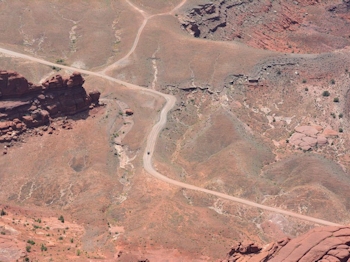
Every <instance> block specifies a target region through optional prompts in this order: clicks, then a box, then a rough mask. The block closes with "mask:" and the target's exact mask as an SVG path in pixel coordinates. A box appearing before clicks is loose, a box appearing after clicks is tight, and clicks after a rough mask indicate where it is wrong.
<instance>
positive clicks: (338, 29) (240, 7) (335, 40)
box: [178, 0, 350, 53]
mask: <svg viewBox="0 0 350 262" xmlns="http://www.w3.org/2000/svg"><path fill="white" fill-rule="evenodd" d="M310 6H312V8H310ZM310 10H313V12H316V11H315V10H317V12H316V16H318V17H319V19H320V20H319V21H322V22H319V21H318V20H316V19H315V18H312V17H313V16H311V15H310V16H309V14H308V12H309V11H310ZM329 10H332V12H329ZM349 10H350V4H349V3H348V1H347V0H344V3H342V4H340V5H337V6H331V7H329V3H328V5H327V1H319V0H298V1H251V0H214V1H207V3H204V4H199V5H197V6H194V7H193V8H192V9H190V10H188V12H187V13H185V14H184V15H178V19H179V22H180V23H181V25H182V27H183V28H184V29H185V30H186V31H188V32H189V33H190V34H192V35H193V36H194V37H198V38H206V39H212V40H219V41H232V40H235V41H239V42H243V43H245V44H247V45H250V46H253V47H255V48H262V49H271V50H276V51H283V52H288V53H294V52H303V53H305V52H306V53H307V52H313V53H315V52H325V51H330V50H334V49H340V48H344V47H346V46H348V45H349V43H350V40H349V39H345V38H344V37H343V36H344V35H348V34H349V33H350V29H349V28H348V26H347V21H346V20H345V19H344V18H343V16H344V15H339V16H338V13H339V14H340V13H342V14H343V13H347V12H348V11H349ZM335 14H336V15H337V16H334V15H335ZM315 21H316V22H315ZM334 21H336V22H334ZM335 25H336V26H335ZM325 33H326V34H327V35H324V34H325ZM328 34H329V35H328ZM315 42H316V43H315ZM320 43H323V45H327V47H325V46H322V44H320Z"/></svg>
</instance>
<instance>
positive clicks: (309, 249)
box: [223, 226, 350, 262]
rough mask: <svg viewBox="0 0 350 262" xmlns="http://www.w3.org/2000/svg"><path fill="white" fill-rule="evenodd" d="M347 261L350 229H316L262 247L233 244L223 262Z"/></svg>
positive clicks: (349, 253)
mask: <svg viewBox="0 0 350 262" xmlns="http://www.w3.org/2000/svg"><path fill="white" fill-rule="evenodd" d="M251 247H254V248H251ZM349 259H350V227H346V226H344V227H331V226H330V227H318V228H315V229H313V230H311V231H310V232H308V233H306V234H304V235H302V236H299V237H297V238H295V239H292V240H290V239H288V238H286V239H282V240H280V241H277V242H275V243H271V244H269V245H267V246H265V247H258V246H257V245H255V244H254V243H250V242H244V243H235V244H234V246H233V247H232V249H231V251H230V252H229V253H228V255H227V258H226V260H223V261H225V262H233V261H240V262H243V261H251V262H253V261H254V262H266V261H271V262H280V261H290V262H293V261H301V262H302V261H304V262H311V261H319V262H326V261H327V262H329V261H334V262H343V261H349Z"/></svg>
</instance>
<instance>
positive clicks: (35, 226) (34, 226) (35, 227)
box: [33, 225, 41, 229]
mask: <svg viewBox="0 0 350 262" xmlns="http://www.w3.org/2000/svg"><path fill="white" fill-rule="evenodd" d="M33 228H34V229H38V228H41V226H38V225H33Z"/></svg>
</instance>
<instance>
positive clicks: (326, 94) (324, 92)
mask: <svg viewBox="0 0 350 262" xmlns="http://www.w3.org/2000/svg"><path fill="white" fill-rule="evenodd" d="M322 95H323V96H330V93H329V92H328V91H323V93H322Z"/></svg>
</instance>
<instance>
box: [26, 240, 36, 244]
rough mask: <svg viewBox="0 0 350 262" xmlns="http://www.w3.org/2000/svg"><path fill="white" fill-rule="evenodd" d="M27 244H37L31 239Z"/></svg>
mask: <svg viewBox="0 0 350 262" xmlns="http://www.w3.org/2000/svg"><path fill="white" fill-rule="evenodd" d="M27 243H28V244H31V245H35V242H34V241H33V240H31V239H29V240H28V241H27Z"/></svg>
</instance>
